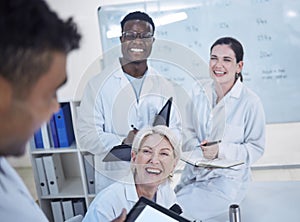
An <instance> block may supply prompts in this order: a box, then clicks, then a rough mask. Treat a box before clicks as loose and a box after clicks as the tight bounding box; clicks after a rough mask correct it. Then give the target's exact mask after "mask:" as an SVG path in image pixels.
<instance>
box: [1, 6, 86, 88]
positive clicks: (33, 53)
mask: <svg viewBox="0 0 300 222" xmlns="http://www.w3.org/2000/svg"><path fill="white" fill-rule="evenodd" d="M0 33H1V34H0V75H1V76H3V77H4V78H6V79H7V80H9V81H10V82H11V83H12V85H13V86H15V87H20V88H19V90H22V87H23V88H24V87H25V88H30V86H31V85H33V84H34V83H35V82H36V81H37V79H39V77H40V76H41V75H42V74H44V73H46V71H47V70H48V68H49V66H50V64H51V61H52V56H51V55H52V53H53V52H62V53H66V54H67V53H68V52H70V51H71V50H73V49H76V48H78V47H79V42H80V39H81V35H80V34H79V32H78V30H77V27H76V24H75V23H74V22H73V20H72V18H69V19H67V20H66V21H63V20H62V19H60V18H59V17H58V16H57V14H56V13H55V12H54V11H52V10H51V9H50V8H49V7H48V5H47V4H46V3H45V1H44V0H1V2H0Z"/></svg>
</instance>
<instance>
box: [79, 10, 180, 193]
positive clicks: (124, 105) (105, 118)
mask: <svg viewBox="0 0 300 222" xmlns="http://www.w3.org/2000/svg"><path fill="white" fill-rule="evenodd" d="M121 28H122V35H121V37H120V41H121V44H122V45H121V49H122V57H121V58H119V61H118V62H117V67H114V65H113V63H112V67H110V70H111V71H110V72H109V73H108V75H107V76H105V73H100V74H99V75H96V76H95V77H93V78H92V79H91V80H90V81H89V82H88V84H87V86H86V88H85V91H84V94H83V97H82V100H81V104H80V107H79V110H78V121H77V133H78V139H79V141H78V142H79V145H80V148H81V149H82V150H87V151H89V152H91V153H93V154H94V155H95V169H96V175H95V181H96V193H97V192H99V191H100V190H102V189H103V188H105V187H107V186H108V185H110V184H111V183H113V182H114V181H119V180H121V178H123V177H124V176H125V175H126V174H127V173H129V171H130V167H129V162H126V161H115V162H103V161H102V160H103V158H104V157H105V155H106V154H107V153H108V152H109V151H110V150H111V149H112V148H113V147H114V146H116V145H119V144H122V143H123V144H128V145H131V143H132V141H133V138H134V136H135V134H136V133H137V131H138V129H141V128H143V127H145V126H149V125H152V124H153V121H154V117H155V115H156V114H158V112H159V111H160V109H161V108H162V107H163V105H164V104H165V102H166V101H167V100H168V98H169V97H171V96H172V97H174V95H175V92H174V88H173V86H172V84H171V83H170V82H169V81H168V80H166V79H165V78H164V77H162V76H161V75H159V74H158V73H157V72H156V71H155V70H153V69H152V68H151V67H148V64H147V58H148V57H149V56H150V54H151V51H152V44H153V43H154V40H155V39H154V37H153V35H154V31H155V25H154V23H153V21H152V19H151V18H150V17H149V16H148V15H147V14H146V13H143V12H133V13H129V14H128V15H127V16H125V17H124V19H123V20H122V21H121ZM106 74H107V73H106ZM173 104H174V103H173ZM132 126H134V127H132ZM169 126H170V128H172V129H174V130H176V132H177V133H178V135H179V134H180V128H181V121H180V118H179V113H178V112H177V111H176V106H172V109H171V117H170V123H169Z"/></svg>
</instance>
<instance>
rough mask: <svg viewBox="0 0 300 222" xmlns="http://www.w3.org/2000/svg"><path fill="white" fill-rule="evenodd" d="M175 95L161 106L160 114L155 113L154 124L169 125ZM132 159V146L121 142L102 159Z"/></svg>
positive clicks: (112, 160)
mask: <svg viewBox="0 0 300 222" xmlns="http://www.w3.org/2000/svg"><path fill="white" fill-rule="evenodd" d="M172 100H173V97H170V98H169V99H168V100H167V102H166V103H165V105H164V106H163V107H162V108H161V110H160V111H159V113H158V114H156V115H155V118H154V121H153V124H152V125H153V126H156V125H166V126H169V122H170V114H171V106H172ZM130 159H131V146H130V145H126V144H121V145H117V146H114V147H113V148H112V149H111V150H110V151H109V153H108V154H107V155H106V156H105V157H104V159H103V160H102V161H103V162H114V161H130Z"/></svg>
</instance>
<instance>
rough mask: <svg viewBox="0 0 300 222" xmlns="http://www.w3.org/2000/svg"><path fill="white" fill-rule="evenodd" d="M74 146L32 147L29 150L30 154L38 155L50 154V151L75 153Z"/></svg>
mask: <svg viewBox="0 0 300 222" xmlns="http://www.w3.org/2000/svg"><path fill="white" fill-rule="evenodd" d="M76 152H77V148H76V146H75V145H74V146H72V147H65V148H64V147H63V148H50V149H34V150H31V154H32V155H40V154H51V153H76Z"/></svg>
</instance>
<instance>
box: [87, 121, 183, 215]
mask: <svg viewBox="0 0 300 222" xmlns="http://www.w3.org/2000/svg"><path fill="white" fill-rule="evenodd" d="M180 153H181V144H180V142H179V141H178V139H177V137H176V135H175V134H173V132H172V131H171V130H170V129H169V128H168V127H166V126H162V125H159V126H154V127H146V128H144V129H141V130H140V131H139V132H138V133H137V134H136V136H135V138H134V141H133V144H132V151H131V169H132V170H131V173H130V174H129V175H128V176H127V177H126V180H124V179H122V182H115V183H114V184H112V185H110V186H109V187H107V188H106V189H104V190H102V191H101V192H100V193H98V194H97V196H96V198H95V199H94V201H93V203H92V204H91V206H90V207H89V209H88V212H87V214H86V216H85V218H84V221H110V220H112V219H113V218H115V217H117V216H118V215H120V214H121V212H122V209H123V208H125V209H126V211H127V212H129V211H130V209H131V208H132V207H133V205H134V204H135V203H136V202H137V201H138V199H139V198H140V197H141V196H143V197H146V198H148V199H150V200H153V201H155V202H156V203H158V204H160V205H162V206H164V207H166V208H170V207H171V206H172V205H174V204H175V203H176V196H175V193H174V191H173V189H172V188H171V186H170V181H169V176H170V175H171V174H172V173H173V171H174V169H175V166H176V164H177V162H178V160H179V157H180ZM124 181H127V182H124Z"/></svg>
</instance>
